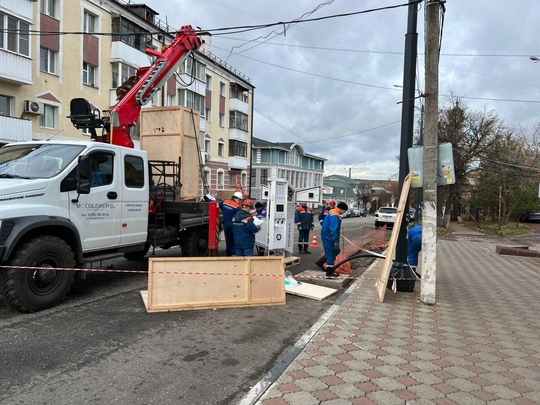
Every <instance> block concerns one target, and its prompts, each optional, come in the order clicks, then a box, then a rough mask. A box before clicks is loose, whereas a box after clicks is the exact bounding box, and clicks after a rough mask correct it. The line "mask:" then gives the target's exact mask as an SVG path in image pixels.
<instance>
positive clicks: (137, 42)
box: [112, 17, 152, 52]
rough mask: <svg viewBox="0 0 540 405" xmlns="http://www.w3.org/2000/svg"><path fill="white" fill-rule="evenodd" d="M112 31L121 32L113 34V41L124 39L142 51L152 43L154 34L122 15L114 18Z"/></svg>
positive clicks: (123, 40)
mask: <svg viewBox="0 0 540 405" xmlns="http://www.w3.org/2000/svg"><path fill="white" fill-rule="evenodd" d="M112 31H113V32H115V33H118V32H119V33H120V34H116V35H113V38H112V40H113V41H122V42H124V43H125V44H128V45H129V46H132V47H133V48H135V49H138V50H139V51H141V52H144V51H145V49H146V48H147V47H150V46H151V45H152V35H151V34H150V33H149V32H148V31H146V30H145V29H144V28H141V27H139V26H138V25H137V24H134V23H133V22H132V21H129V20H127V19H125V18H122V17H115V18H113V23H112Z"/></svg>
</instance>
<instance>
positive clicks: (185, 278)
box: [141, 256, 285, 312]
mask: <svg viewBox="0 0 540 405" xmlns="http://www.w3.org/2000/svg"><path fill="white" fill-rule="evenodd" d="M283 269H284V265H283V257H281V256H269V257H262V256H259V257H251V258H242V257H190V258H180V257H151V258H150V259H149V266H148V292H147V294H146V302H145V306H146V309H147V311H148V312H163V311H183V310H188V309H208V308H231V307H240V306H258V305H283V304H285V286H284V284H285V283H284V279H283ZM141 296H142V294H141ZM144 298H145V297H144V296H143V301H144Z"/></svg>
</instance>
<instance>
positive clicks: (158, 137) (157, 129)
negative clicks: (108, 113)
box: [140, 106, 200, 200]
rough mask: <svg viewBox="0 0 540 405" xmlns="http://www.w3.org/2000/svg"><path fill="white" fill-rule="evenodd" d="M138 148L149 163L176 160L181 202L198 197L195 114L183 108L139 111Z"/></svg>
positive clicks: (195, 112) (197, 154)
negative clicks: (139, 145)
mask: <svg viewBox="0 0 540 405" xmlns="http://www.w3.org/2000/svg"><path fill="white" fill-rule="evenodd" d="M140 121H141V140H140V143H141V149H143V150H145V151H146V152H147V153H148V159H150V160H168V161H173V162H178V161H179V159H180V162H181V164H180V182H181V183H182V188H181V190H180V195H181V198H182V199H188V200H189V199H194V198H197V197H199V154H200V152H199V145H198V144H197V138H196V136H197V133H198V128H199V122H200V118H199V114H198V112H197V111H193V115H192V110H189V109H187V108H185V107H181V106H175V107H152V108H143V109H142V111H141V120H140Z"/></svg>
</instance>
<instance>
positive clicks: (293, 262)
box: [283, 256, 301, 267]
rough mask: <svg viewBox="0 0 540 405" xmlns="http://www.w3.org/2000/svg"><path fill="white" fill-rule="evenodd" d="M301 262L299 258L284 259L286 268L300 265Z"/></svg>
mask: <svg viewBox="0 0 540 405" xmlns="http://www.w3.org/2000/svg"><path fill="white" fill-rule="evenodd" d="M300 260H301V259H300V258H299V257H297V256H291V257H286V258H285V259H283V262H284V263H285V267H292V266H296V265H297V264H299V263H300Z"/></svg>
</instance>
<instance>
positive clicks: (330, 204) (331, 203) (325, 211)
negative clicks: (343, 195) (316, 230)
mask: <svg viewBox="0 0 540 405" xmlns="http://www.w3.org/2000/svg"><path fill="white" fill-rule="evenodd" d="M333 208H336V202H335V201H334V200H330V201H328V205H325V206H324V207H323V209H322V210H321V212H320V213H319V217H318V220H319V224H321V226H322V224H323V221H324V218H325V217H326V216H327V215H328V213H329V212H330V210H331V209H333Z"/></svg>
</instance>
